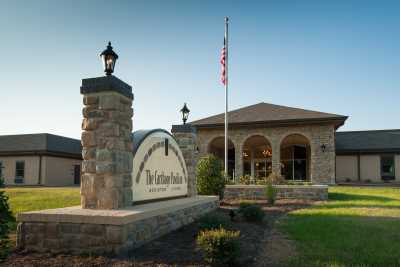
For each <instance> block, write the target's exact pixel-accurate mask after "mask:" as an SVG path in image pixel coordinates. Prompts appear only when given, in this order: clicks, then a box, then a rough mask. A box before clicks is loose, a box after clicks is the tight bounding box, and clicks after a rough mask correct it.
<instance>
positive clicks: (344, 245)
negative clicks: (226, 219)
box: [280, 187, 400, 267]
mask: <svg viewBox="0 0 400 267" xmlns="http://www.w3.org/2000/svg"><path fill="white" fill-rule="evenodd" d="M280 227H281V228H282V229H283V230H284V231H285V232H286V233H287V234H288V236H289V237H290V238H291V239H293V240H295V244H296V247H297V250H298V256H296V257H295V258H292V259H290V260H289V261H288V263H287V266H331V267H334V266H335V267H339V266H360V267H361V266H400V188H370V187H368V188H365V187H364V188H357V187H331V188H329V201H327V202H322V203H320V204H317V205H314V206H311V207H308V208H304V209H300V210H297V211H293V212H291V213H289V214H288V216H287V218H285V219H284V220H283V221H282V222H281V224H280Z"/></svg>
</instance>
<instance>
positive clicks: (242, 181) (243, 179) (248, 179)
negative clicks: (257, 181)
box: [239, 175, 251, 185]
mask: <svg viewBox="0 0 400 267" xmlns="http://www.w3.org/2000/svg"><path fill="white" fill-rule="evenodd" d="M239 183H240V184H245V185H249V184H250V183H251V177H250V175H243V176H240V178H239Z"/></svg>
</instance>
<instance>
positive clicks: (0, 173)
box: [0, 161, 4, 178]
mask: <svg viewBox="0 0 400 267" xmlns="http://www.w3.org/2000/svg"><path fill="white" fill-rule="evenodd" d="M3 169H4V166H3V162H1V161H0V178H4V177H3Z"/></svg>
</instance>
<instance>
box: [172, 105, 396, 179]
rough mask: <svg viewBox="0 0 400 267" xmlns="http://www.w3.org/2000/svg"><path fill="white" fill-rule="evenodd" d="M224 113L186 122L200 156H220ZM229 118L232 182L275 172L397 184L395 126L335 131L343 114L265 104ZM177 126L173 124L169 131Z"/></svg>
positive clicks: (313, 177) (236, 112) (230, 172)
mask: <svg viewBox="0 0 400 267" xmlns="http://www.w3.org/2000/svg"><path fill="white" fill-rule="evenodd" d="M224 117H225V116H224V113H221V114H218V115H215V116H211V117H207V118H204V119H200V120H196V121H192V122H190V123H188V125H190V126H191V128H192V129H193V132H194V133H195V134H196V138H197V146H198V151H199V156H200V157H201V156H204V155H206V154H209V153H212V154H214V155H216V156H217V157H219V158H221V159H223V158H224ZM228 118H229V133H228V135H229V141H228V175H229V176H230V177H231V178H232V179H234V180H235V181H238V179H239V177H241V176H243V175H250V176H251V177H253V178H255V179H259V178H263V177H267V176H268V175H269V174H271V173H272V172H275V173H278V174H281V175H283V176H284V177H285V178H286V179H287V180H294V181H296V180H301V181H311V182H314V183H321V184H333V183H336V182H337V181H351V180H361V181H363V182H366V181H371V182H378V181H389V179H390V181H396V180H397V181H399V182H400V161H399V160H400V158H399V153H400V131H399V130H393V131H365V132H337V130H338V129H339V128H340V127H341V126H342V125H343V124H344V123H345V121H346V119H347V116H343V115H338V114H331V113H324V112H318V111H312V110H305V109H299V108H292V107H285V106H279V105H273V104H268V103H259V104H255V105H251V106H247V107H244V108H240V109H237V110H232V111H230V112H229V113H228ZM180 129H182V127H181V125H174V126H173V127H172V132H179V131H180ZM393 139H396V141H394V140H393ZM357 160H358V161H357ZM349 179H350V180H349Z"/></svg>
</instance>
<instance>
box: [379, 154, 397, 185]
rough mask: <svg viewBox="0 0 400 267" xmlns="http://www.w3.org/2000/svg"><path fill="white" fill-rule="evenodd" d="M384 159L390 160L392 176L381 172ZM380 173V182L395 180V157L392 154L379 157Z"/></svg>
mask: <svg viewBox="0 0 400 267" xmlns="http://www.w3.org/2000/svg"><path fill="white" fill-rule="evenodd" d="M384 158H386V159H388V158H390V159H391V161H392V166H393V175H387V174H385V172H384V171H383V161H384ZM380 172H381V179H382V180H395V179H396V157H395V155H394V154H382V155H380Z"/></svg>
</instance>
